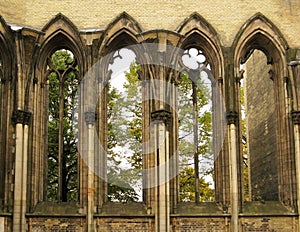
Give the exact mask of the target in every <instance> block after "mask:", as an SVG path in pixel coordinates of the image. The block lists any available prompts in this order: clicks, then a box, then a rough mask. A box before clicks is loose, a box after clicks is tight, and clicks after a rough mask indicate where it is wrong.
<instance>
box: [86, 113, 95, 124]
mask: <svg viewBox="0 0 300 232" xmlns="http://www.w3.org/2000/svg"><path fill="white" fill-rule="evenodd" d="M84 116H85V122H86V123H87V124H94V123H95V121H96V119H97V114H96V113H95V112H85V113H84Z"/></svg>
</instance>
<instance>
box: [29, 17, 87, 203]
mask: <svg viewBox="0 0 300 232" xmlns="http://www.w3.org/2000/svg"><path fill="white" fill-rule="evenodd" d="M60 49H66V50H69V51H70V52H71V53H72V54H73V56H74V57H75V59H76V63H75V64H74V65H77V66H78V73H77V75H76V78H77V79H78V81H80V80H82V79H83V76H84V73H85V71H86V69H87V68H86V67H87V59H86V53H85V45H84V43H83V40H82V38H81V36H80V33H79V30H78V29H77V27H76V26H75V25H74V24H73V23H72V22H71V21H70V20H69V19H68V18H67V17H66V16H64V15H63V14H61V13H59V14H57V15H56V16H55V17H54V18H52V19H51V20H50V21H49V22H48V23H47V24H46V25H45V26H44V28H43V29H42V33H41V34H40V35H39V37H38V38H37V41H36V48H35V50H34V52H33V55H32V57H33V60H32V62H33V67H34V68H33V72H32V76H31V77H30V78H29V80H28V82H27V86H26V87H27V93H28V95H27V96H26V98H27V101H26V103H27V104H28V106H27V108H28V109H30V110H32V112H33V117H34V118H35V119H36V120H35V121H34V123H33V125H32V131H31V133H32V135H31V138H32V141H31V143H32V146H33V148H32V157H31V159H32V164H31V165H30V169H31V170H30V171H31V172H32V173H33V174H32V176H31V179H30V183H31V185H30V190H29V191H30V199H31V202H30V207H31V208H34V207H35V206H36V204H37V203H38V202H42V201H45V200H46V197H47V188H46V186H47V167H46V164H47V159H46V158H45V157H47V152H48V151H47V149H48V147H47V146H48V145H47V143H48V142H47V139H48V136H47V134H48V114H47V109H48V103H49V97H48V92H47V88H45V84H46V80H47V78H48V75H49V74H50V73H49V70H47V66H48V61H49V59H50V58H51V55H52V54H53V53H54V52H55V51H57V50H60ZM40 144H41V145H40ZM39 146H40V148H39ZM79 169H80V170H78V176H79V175H84V174H83V173H82V167H81V166H80V168H79ZM35 172H37V173H40V175H36V174H35ZM78 180H79V177H78ZM78 183H79V181H78ZM81 184H82V183H81V182H80V184H78V186H81ZM78 190H79V187H78ZM78 193H79V194H81V195H80V197H78V199H79V200H80V201H81V202H83V201H84V200H85V199H83V196H82V195H83V194H85V193H82V192H80V191H78Z"/></svg>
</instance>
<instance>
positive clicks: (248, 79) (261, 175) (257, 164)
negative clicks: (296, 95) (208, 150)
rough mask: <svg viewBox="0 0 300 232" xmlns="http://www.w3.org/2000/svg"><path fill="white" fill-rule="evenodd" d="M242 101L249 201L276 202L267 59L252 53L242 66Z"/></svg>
mask: <svg viewBox="0 0 300 232" xmlns="http://www.w3.org/2000/svg"><path fill="white" fill-rule="evenodd" d="M245 70H246V73H245V74H246V75H245V87H246V89H245V99H246V114H247V129H248V133H247V134H248V136H247V137H248V152H249V156H250V176H251V178H250V179H251V192H252V200H262V199H263V200H277V199H278V158H277V139H276V134H277V133H276V132H277V131H276V113H275V112H276V111H275V100H274V96H275V95H274V85H273V81H272V80H271V79H270V78H269V74H268V72H269V70H270V66H268V65H267V59H266V56H265V55H264V54H263V53H262V52H260V51H258V50H255V51H254V53H253V54H252V55H251V57H250V58H249V60H248V61H247V63H246V65H245Z"/></svg>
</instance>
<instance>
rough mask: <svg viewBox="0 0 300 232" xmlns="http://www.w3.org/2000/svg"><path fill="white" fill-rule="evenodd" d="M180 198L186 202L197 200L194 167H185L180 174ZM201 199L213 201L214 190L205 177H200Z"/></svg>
mask: <svg viewBox="0 0 300 232" xmlns="http://www.w3.org/2000/svg"><path fill="white" fill-rule="evenodd" d="M179 178H180V183H179V187H180V200H181V201H184V202H192V201H195V170H194V168H192V167H185V168H183V170H182V172H180V174H179ZM199 193H200V201H213V199H214V190H213V189H212V188H211V187H210V186H209V183H207V182H206V181H205V179H204V178H203V177H202V178H199Z"/></svg>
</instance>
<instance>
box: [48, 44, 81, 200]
mask: <svg viewBox="0 0 300 232" xmlns="http://www.w3.org/2000/svg"><path fill="white" fill-rule="evenodd" d="M47 65H48V70H47V72H48V74H49V75H48V79H47V92H48V99H49V104H48V185H47V186H48V191H47V198H48V200H49V201H59V202H60V201H63V202H67V201H76V200H77V198H78V191H77V188H78V187H77V185H78V183H77V175H78V172H77V170H78V166H77V159H78V151H77V137H76V132H77V130H76V129H75V126H76V125H74V120H73V119H74V118H73V117H74V115H73V107H74V105H75V103H76V91H77V87H78V78H77V76H78V67H77V64H76V58H75V57H74V56H73V54H72V52H70V51H69V50H65V49H61V50H57V51H55V52H54V53H53V54H52V55H51V56H50V57H49V58H48V63H47Z"/></svg>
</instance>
